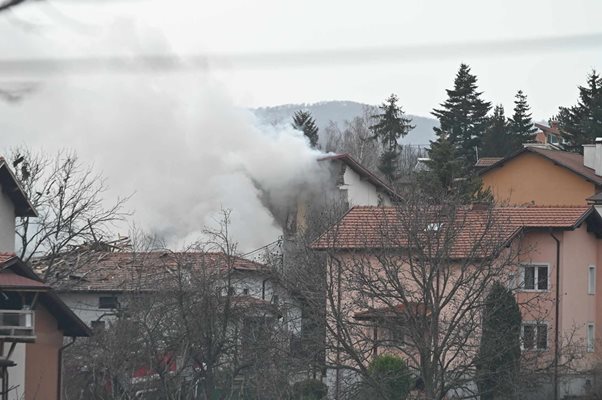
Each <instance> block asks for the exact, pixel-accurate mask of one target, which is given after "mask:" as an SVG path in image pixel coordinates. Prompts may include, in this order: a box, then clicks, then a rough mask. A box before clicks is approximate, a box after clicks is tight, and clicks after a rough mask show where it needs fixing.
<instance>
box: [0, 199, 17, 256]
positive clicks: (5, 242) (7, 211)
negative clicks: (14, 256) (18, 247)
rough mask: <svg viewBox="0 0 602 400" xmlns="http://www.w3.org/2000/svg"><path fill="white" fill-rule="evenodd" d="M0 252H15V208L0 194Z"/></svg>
mask: <svg viewBox="0 0 602 400" xmlns="http://www.w3.org/2000/svg"><path fill="white" fill-rule="evenodd" d="M0 251H6V252H14V251H15V207H14V205H13V203H12V201H11V200H10V199H9V198H8V196H7V195H6V194H4V193H2V192H0Z"/></svg>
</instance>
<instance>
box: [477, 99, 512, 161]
mask: <svg viewBox="0 0 602 400" xmlns="http://www.w3.org/2000/svg"><path fill="white" fill-rule="evenodd" d="M513 139H514V138H513V136H512V135H511V134H510V127H509V123H508V121H507V120H506V115H505V114H504V107H503V106H502V105H501V104H499V105H497V106H495V108H494V109H493V115H492V116H491V118H489V126H488V127H487V130H486V131H485V134H484V135H483V140H482V143H481V150H480V152H479V157H505V156H507V155H508V154H510V153H511V152H512V151H514V147H515V146H514V140H513Z"/></svg>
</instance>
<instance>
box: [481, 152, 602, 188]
mask: <svg viewBox="0 0 602 400" xmlns="http://www.w3.org/2000/svg"><path fill="white" fill-rule="evenodd" d="M524 153H533V154H538V155H540V156H542V157H544V158H546V159H548V160H550V161H552V162H553V163H554V164H556V165H558V166H560V167H563V168H566V169H568V170H569V171H571V172H573V173H575V174H577V175H579V176H581V177H582V178H584V179H586V180H588V181H590V182H592V183H594V184H596V185H602V176H598V175H596V173H595V171H594V170H593V169H592V168H588V167H586V166H585V165H583V156H582V155H581V154H578V153H571V152H568V151H560V150H550V149H542V148H539V147H524V148H522V149H521V150H519V151H517V152H515V153H513V154H511V155H509V156H508V157H506V158H504V159H501V160H499V161H497V162H495V163H493V164H492V165H490V166H489V167H487V168H485V169H483V170H481V171H479V172H478V173H479V175H484V174H486V173H487V172H489V171H491V170H493V169H494V168H499V167H502V166H503V165H504V164H505V163H507V162H508V161H511V160H513V159H514V158H516V157H518V156H520V155H521V154H524Z"/></svg>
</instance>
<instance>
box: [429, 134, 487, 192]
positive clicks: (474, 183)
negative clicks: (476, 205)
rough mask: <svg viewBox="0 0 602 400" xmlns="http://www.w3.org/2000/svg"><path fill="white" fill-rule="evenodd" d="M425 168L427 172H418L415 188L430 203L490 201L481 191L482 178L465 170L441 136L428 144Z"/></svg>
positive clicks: (450, 145)
mask: <svg viewBox="0 0 602 400" xmlns="http://www.w3.org/2000/svg"><path fill="white" fill-rule="evenodd" d="M426 166H427V170H426V171H421V172H419V173H418V176H417V179H418V186H419V188H420V189H421V190H422V191H423V192H424V193H425V194H426V195H427V196H429V197H430V198H431V199H432V200H433V201H435V202H438V201H447V200H449V199H450V198H456V199H458V200H459V201H463V202H466V203H469V202H472V201H483V202H489V201H492V196H491V193H490V191H489V190H483V189H482V187H483V183H482V181H481V179H480V178H479V177H478V176H476V175H474V174H472V173H471V172H470V171H468V170H467V166H466V165H465V163H464V162H463V161H462V160H461V159H460V158H459V157H457V153H456V148H455V146H453V145H452V144H451V142H450V141H449V140H447V137H445V136H444V135H442V136H440V137H439V139H437V140H436V141H432V142H431V146H430V150H429V160H428V161H426Z"/></svg>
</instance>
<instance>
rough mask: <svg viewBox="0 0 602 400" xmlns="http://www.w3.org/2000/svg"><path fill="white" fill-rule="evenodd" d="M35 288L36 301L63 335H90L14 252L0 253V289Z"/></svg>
mask: <svg viewBox="0 0 602 400" xmlns="http://www.w3.org/2000/svg"><path fill="white" fill-rule="evenodd" d="M2 289H4V290H8V289H10V290H36V291H39V292H40V294H39V298H38V302H40V303H41V304H42V305H44V307H45V308H46V309H47V310H48V311H49V312H50V314H51V315H52V316H53V317H54V318H55V319H56V321H57V324H58V327H59V329H60V330H61V331H63V333H64V335H65V336H70V337H82V336H90V335H91V334H92V332H91V331H90V328H88V327H87V326H86V324H84V322H83V321H82V320H81V319H79V318H78V317H77V315H75V313H74V312H73V311H72V310H71V309H70V308H69V307H68V306H67V305H66V304H65V303H64V302H63V300H61V299H60V298H59V297H58V296H57V294H56V293H55V292H54V291H53V290H52V288H51V287H50V286H48V285H46V284H44V283H43V282H42V280H41V279H40V277H38V276H37V275H36V273H35V272H34V271H33V270H32V269H31V268H29V266H27V265H26V264H25V263H24V262H23V261H21V259H20V258H19V257H17V256H16V255H15V254H14V253H0V290H2Z"/></svg>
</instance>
